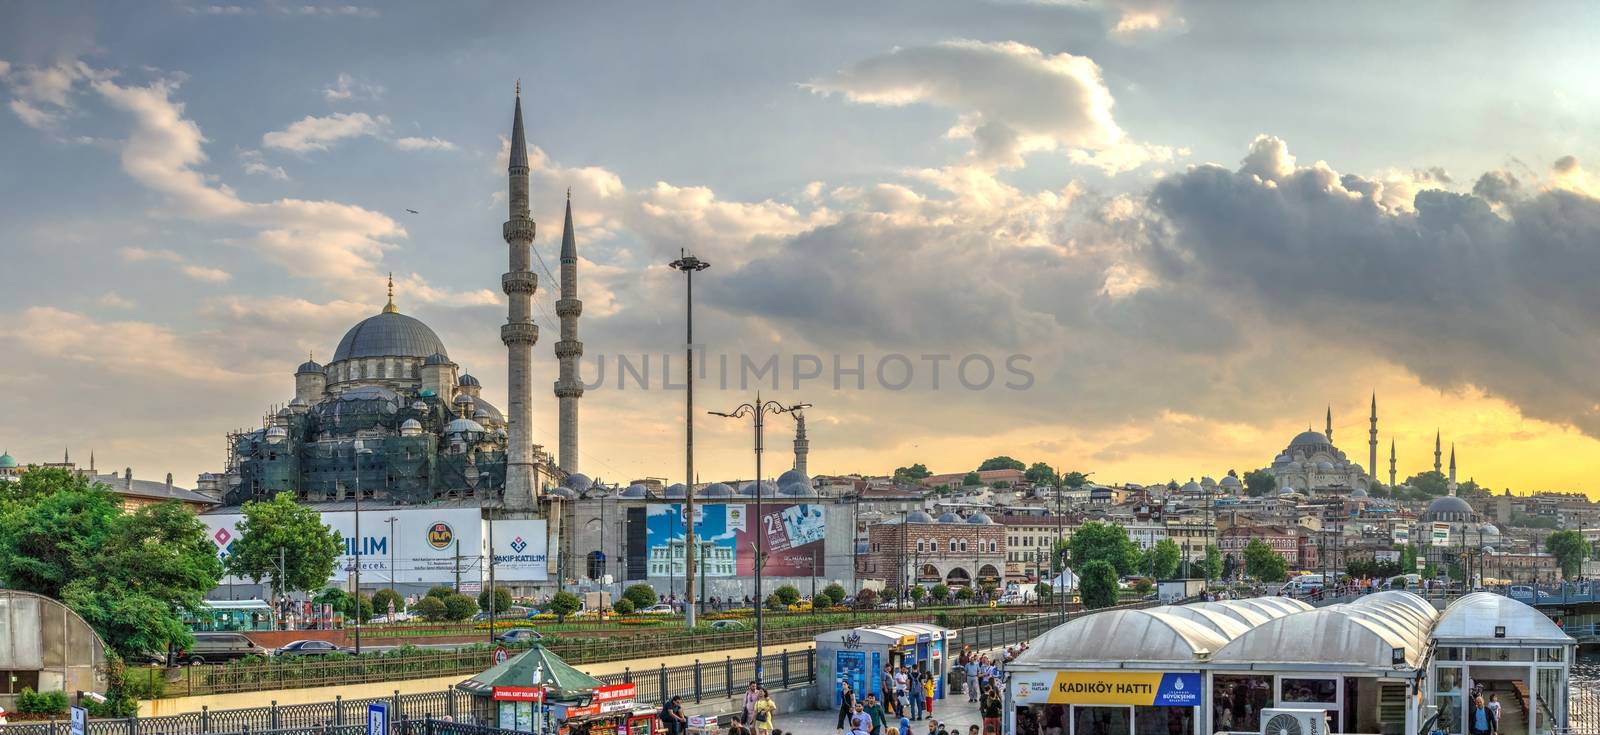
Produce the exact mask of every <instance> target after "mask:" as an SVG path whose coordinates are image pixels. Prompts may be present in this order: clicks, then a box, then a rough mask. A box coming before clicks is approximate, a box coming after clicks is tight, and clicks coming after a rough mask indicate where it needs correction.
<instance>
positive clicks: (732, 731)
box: [728, 717, 750, 735]
mask: <svg viewBox="0 0 1600 735" xmlns="http://www.w3.org/2000/svg"><path fill="white" fill-rule="evenodd" d="M728 735H750V728H748V727H745V726H744V722H742V721H740V719H739V718H737V717H735V718H733V722H730V723H728Z"/></svg>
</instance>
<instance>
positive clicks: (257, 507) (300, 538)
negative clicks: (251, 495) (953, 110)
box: [227, 493, 359, 597]
mask: <svg viewBox="0 0 1600 735" xmlns="http://www.w3.org/2000/svg"><path fill="white" fill-rule="evenodd" d="M242 511H243V513H244V519H243V520H240V521H239V522H238V523H236V524H234V529H235V530H237V531H238V534H237V538H236V539H235V540H234V542H233V544H232V546H231V547H230V548H231V552H230V553H229V554H228V559H227V566H228V572H229V573H231V574H235V575H238V576H241V577H249V578H250V579H251V580H252V581H254V582H256V583H257V584H260V582H261V580H262V579H270V580H272V592H273V596H274V597H278V596H281V595H283V594H284V593H286V592H291V591H294V590H314V589H317V588H319V587H321V586H322V585H324V584H327V582H328V578H329V577H331V576H333V567H334V564H335V563H336V562H337V561H338V560H339V556H340V555H341V554H343V553H344V551H345V543H344V538H343V537H342V536H341V535H340V533H339V532H338V531H335V530H334V529H332V528H330V527H328V526H326V525H323V523H322V514H321V513H318V512H317V511H316V510H315V509H313V508H311V507H309V506H305V505H300V504H299V503H296V502H294V494H293V493H278V494H277V495H275V496H273V498H272V499H271V500H268V501H256V500H252V501H249V502H247V503H245V504H244V508H243V509H242ZM358 543H359V542H358ZM280 561H281V562H282V565H281V567H280V564H279V562H280Z"/></svg>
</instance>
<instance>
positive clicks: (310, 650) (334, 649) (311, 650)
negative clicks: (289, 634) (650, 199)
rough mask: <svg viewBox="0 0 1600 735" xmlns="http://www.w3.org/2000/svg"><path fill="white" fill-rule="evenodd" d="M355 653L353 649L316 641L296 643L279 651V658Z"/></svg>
mask: <svg viewBox="0 0 1600 735" xmlns="http://www.w3.org/2000/svg"><path fill="white" fill-rule="evenodd" d="M355 653H356V652H355V650H353V649H349V648H340V647H339V646H336V645H334V644H332V643H330V642H328V641H319V640H315V639H306V640H298V641H294V642H293V643H289V644H288V645H285V646H284V647H283V648H280V649H278V655H279V656H354V655H355Z"/></svg>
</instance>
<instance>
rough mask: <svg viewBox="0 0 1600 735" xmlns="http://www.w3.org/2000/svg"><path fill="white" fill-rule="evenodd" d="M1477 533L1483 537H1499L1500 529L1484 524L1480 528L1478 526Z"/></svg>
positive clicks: (1491, 524) (1490, 524)
mask: <svg viewBox="0 0 1600 735" xmlns="http://www.w3.org/2000/svg"><path fill="white" fill-rule="evenodd" d="M1478 533H1481V534H1483V535H1485V536H1499V535H1500V528H1499V527H1498V526H1496V525H1494V524H1493V523H1485V524H1483V525H1481V526H1478Z"/></svg>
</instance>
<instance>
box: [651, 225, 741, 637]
mask: <svg viewBox="0 0 1600 735" xmlns="http://www.w3.org/2000/svg"><path fill="white" fill-rule="evenodd" d="M668 265H669V266H671V267H672V268H673V270H680V271H683V284H684V288H685V289H686V291H687V293H686V295H685V298H684V313H685V320H684V321H685V324H686V325H687V334H686V336H685V340H684V345H685V353H684V373H685V374H684V393H683V395H684V408H683V429H684V431H683V464H684V469H683V486H684V488H685V489H684V491H683V510H684V516H685V517H686V518H687V519H688V520H686V521H684V526H685V528H684V543H683V554H684V557H683V572H684V574H683V610H684V615H683V619H684V622H685V623H687V624H688V627H689V628H690V629H693V628H694V625H695V600H694V562H695V558H694V557H695V551H696V549H695V543H694V479H695V477H694V274H695V273H697V272H699V271H703V270H705V269H707V268H710V267H711V264H710V263H707V262H705V261H703V260H701V259H699V258H696V257H694V256H693V255H690V254H688V253H687V252H685V251H684V250H683V249H681V248H680V249H679V250H678V259H677V260H674V261H672V262H671V263H669V264H668ZM757 421H758V422H759V421H760V419H757ZM760 451H761V450H760V449H757V450H756V452H757V454H756V467H757V469H758V470H759V468H760V466H761V461H760V457H761V454H760ZM760 482H761V473H760V472H759V471H758V472H757V473H756V483H757V485H756V487H757V488H758V489H759V488H760V484H759V483H760ZM668 548H671V545H670V544H669V545H668ZM700 594H701V595H702V596H704V595H705V585H701V586H700ZM756 609H757V610H759V609H760V606H759V605H757V607H756Z"/></svg>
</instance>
